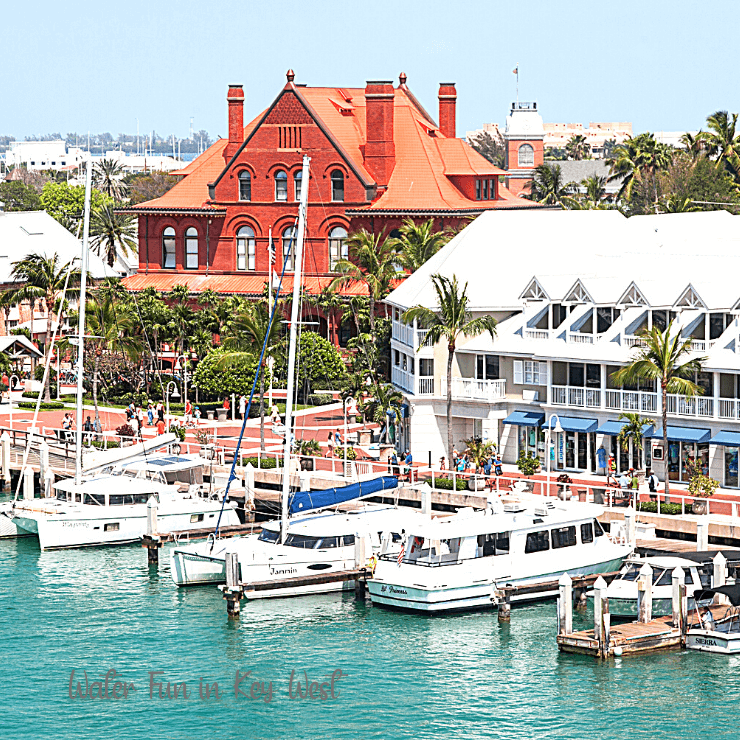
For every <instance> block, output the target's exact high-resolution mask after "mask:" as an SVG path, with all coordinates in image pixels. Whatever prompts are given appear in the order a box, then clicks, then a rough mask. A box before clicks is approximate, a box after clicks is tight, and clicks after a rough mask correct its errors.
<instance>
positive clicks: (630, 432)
mask: <svg viewBox="0 0 740 740" xmlns="http://www.w3.org/2000/svg"><path fill="white" fill-rule="evenodd" d="M619 420H620V421H623V422H624V425H623V426H622V428H621V429H620V430H619V434H618V435H617V443H618V444H619V446H620V447H621V448H622V449H623V450H624V451H625V452H627V451H629V448H630V441H632V449H633V450H637V467H638V468H641V467H642V446H643V440H644V438H645V435H644V433H643V431H642V430H643V429H644V427H645V426H646V425H652V424H655V421H654V420H653V419H650V418H648V417H642V416H640V414H637V413H634V412H632V411H627V412H625V413H623V414H620V415H619Z"/></svg>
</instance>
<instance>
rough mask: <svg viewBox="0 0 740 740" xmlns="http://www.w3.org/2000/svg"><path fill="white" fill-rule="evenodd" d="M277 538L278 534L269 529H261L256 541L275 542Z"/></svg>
mask: <svg viewBox="0 0 740 740" xmlns="http://www.w3.org/2000/svg"><path fill="white" fill-rule="evenodd" d="M279 537H280V533H279V532H273V531H272V530H271V529H263V530H262V532H260V536H259V537H258V538H257V539H258V540H259V541H260V542H277V541H278V538H279Z"/></svg>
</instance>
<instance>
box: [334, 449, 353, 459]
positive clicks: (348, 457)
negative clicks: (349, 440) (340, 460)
mask: <svg viewBox="0 0 740 740" xmlns="http://www.w3.org/2000/svg"><path fill="white" fill-rule="evenodd" d="M338 452H341V457H344V450H342V449H341V448H340V449H339V450H338ZM347 459H348V460H357V450H356V449H355V448H354V447H348V448H347Z"/></svg>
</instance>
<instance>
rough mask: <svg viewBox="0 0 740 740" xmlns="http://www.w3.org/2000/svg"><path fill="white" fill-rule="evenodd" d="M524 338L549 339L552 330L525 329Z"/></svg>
mask: <svg viewBox="0 0 740 740" xmlns="http://www.w3.org/2000/svg"><path fill="white" fill-rule="evenodd" d="M524 338H525V339H549V338H550V330H549V329H525V330H524Z"/></svg>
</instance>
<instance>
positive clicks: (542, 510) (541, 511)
mask: <svg viewBox="0 0 740 740" xmlns="http://www.w3.org/2000/svg"><path fill="white" fill-rule="evenodd" d="M547 509H548V507H546V506H537V507H536V508H535V510H534V515H535V516H547V514H548V510H547Z"/></svg>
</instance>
